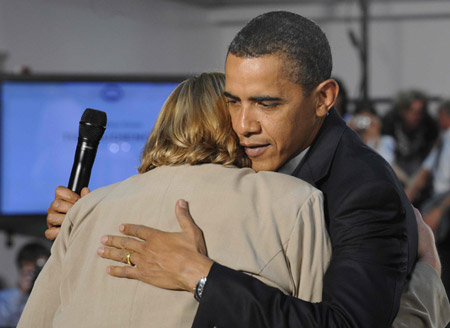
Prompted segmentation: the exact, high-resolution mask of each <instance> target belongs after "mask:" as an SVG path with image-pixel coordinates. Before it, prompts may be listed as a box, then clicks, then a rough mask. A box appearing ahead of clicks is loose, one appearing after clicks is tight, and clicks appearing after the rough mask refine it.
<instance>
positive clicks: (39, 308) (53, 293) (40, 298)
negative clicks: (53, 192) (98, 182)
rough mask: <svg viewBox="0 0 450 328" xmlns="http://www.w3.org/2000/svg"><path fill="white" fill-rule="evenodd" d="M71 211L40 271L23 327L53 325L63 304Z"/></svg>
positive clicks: (22, 323)
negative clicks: (60, 292) (64, 260)
mask: <svg viewBox="0 0 450 328" xmlns="http://www.w3.org/2000/svg"><path fill="white" fill-rule="evenodd" d="M69 215H70V212H69V213H68V214H67V215H66V218H65V220H64V221H63V224H62V226H61V232H60V233H59V235H58V237H57V238H56V240H55V242H54V243H53V246H52V248H51V255H50V257H49V259H48V261H47V263H46V264H45V266H44V268H43V269H42V271H41V272H40V274H39V276H38V278H37V279H36V282H35V284H34V286H33V289H32V291H31V294H30V297H29V298H28V301H27V304H26V305H25V308H24V311H23V313H22V316H21V317H20V320H19V323H18V326H17V327H18V328H21V327H24V328H25V327H52V326H53V317H54V315H55V312H56V311H57V309H58V308H59V306H60V304H61V299H60V294H59V289H60V285H61V277H62V262H63V258H64V255H65V253H66V249H67V245H68V241H69V235H70V231H71V229H72V225H73V224H72V220H71V219H70V216H69Z"/></svg>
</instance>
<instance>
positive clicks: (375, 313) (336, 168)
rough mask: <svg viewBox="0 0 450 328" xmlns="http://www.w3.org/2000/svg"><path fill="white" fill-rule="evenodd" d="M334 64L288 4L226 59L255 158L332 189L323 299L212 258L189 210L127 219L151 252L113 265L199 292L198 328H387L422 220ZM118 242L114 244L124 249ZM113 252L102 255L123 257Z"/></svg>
mask: <svg viewBox="0 0 450 328" xmlns="http://www.w3.org/2000/svg"><path fill="white" fill-rule="evenodd" d="M331 66H332V62H331V52H330V48H329V45H328V41H327V39H326V37H325V35H324V33H323V32H322V30H321V29H320V28H319V27H318V26H317V25H316V24H315V23H313V22H312V21H310V20H308V19H306V18H304V17H302V16H299V15H296V14H293V13H287V12H271V13H267V14H264V15H261V16H259V17H257V18H255V19H254V20H252V21H251V22H250V23H249V24H247V25H246V26H245V27H244V28H243V29H242V30H241V31H240V32H239V33H238V35H237V36H236V37H235V39H234V40H233V42H232V44H231V45H230V48H229V52H228V57H227V62H226V86H225V95H226V97H227V98H228V102H229V110H230V114H231V117H232V122H233V129H234V130H235V132H236V133H237V135H238V136H239V139H240V142H241V145H242V146H244V147H245V149H246V153H247V155H248V156H249V157H250V159H251V160H252V167H253V168H254V169H255V170H256V171H260V170H279V171H280V172H283V173H288V174H293V175H295V176H297V177H299V178H301V179H304V180H306V181H308V182H309V183H311V184H313V185H314V186H316V187H317V188H319V189H320V190H322V191H323V193H324V196H325V213H326V219H327V224H328V231H329V233H330V236H331V241H332V246H333V255H332V259H331V263H330V266H329V268H328V271H327V273H326V276H325V280H324V293H323V301H322V302H321V303H307V302H304V301H302V300H299V299H296V298H293V297H290V296H286V295H284V294H283V293H282V292H280V291H278V290H276V289H273V288H271V287H268V286H266V285H264V284H262V283H261V282H259V281H258V280H256V279H254V278H252V277H249V276H247V275H245V274H244V273H240V272H236V271H234V270H231V269H229V268H226V267H224V266H221V265H220V264H218V263H214V262H213V261H212V260H210V259H209V258H207V257H206V256H205V254H204V252H202V251H201V250H202V249H205V247H204V244H203V240H202V235H201V232H200V231H199V230H198V229H197V228H196V227H195V225H193V224H192V223H191V221H190V218H189V217H188V215H187V214H186V215H181V216H180V215H178V219H179V221H180V224H181V227H182V229H183V232H182V233H178V234H168V233H164V232H160V231H155V230H153V229H150V228H146V227H143V226H133V225H125V226H124V228H123V230H122V231H121V232H122V233H124V234H126V235H129V236H138V237H140V238H141V239H143V241H142V247H141V248H140V249H139V250H135V251H136V252H138V253H140V254H139V258H142V259H143V260H142V262H141V263H138V265H137V266H136V267H131V266H128V267H127V266H125V267H124V266H113V267H111V268H110V271H109V273H110V274H111V275H114V276H117V277H128V278H133V279H139V280H142V281H144V282H146V283H150V284H153V285H156V286H158V287H162V288H170V289H181V290H187V291H191V292H192V291H195V294H196V298H197V299H199V301H200V305H199V309H198V312H197V315H196V318H195V320H194V324H193V326H194V327H213V326H217V327H377V328H378V327H389V326H390V325H391V324H392V321H393V319H394V317H395V315H396V314H397V311H398V308H399V303H400V295H401V291H402V288H403V286H404V285H405V282H406V281H407V278H408V276H409V275H410V273H411V272H412V270H413V267H414V263H415V260H416V255H417V225H416V221H415V220H416V219H415V215H414V211H413V208H412V207H411V204H410V202H409V201H408V199H407V198H406V196H405V194H404V192H403V190H402V187H401V185H400V184H399V183H398V181H397V179H396V177H395V174H394V173H393V172H392V170H391V169H390V167H389V165H388V164H387V163H386V162H385V161H384V160H382V159H381V157H379V156H378V155H377V154H375V153H374V152H373V151H372V150H370V149H369V148H367V147H366V146H365V145H364V144H363V143H362V141H361V140H360V139H359V138H358V137H357V136H356V135H355V134H354V133H353V132H352V131H351V130H350V129H348V128H347V127H346V125H345V123H344V122H343V121H342V119H341V118H340V117H339V116H338V114H337V113H336V112H335V110H334V109H333V108H332V106H333V104H334V101H335V98H336V95H337V93H338V86H337V84H336V83H335V82H334V81H333V80H330V74H331V68H332V67H331ZM205 206H207V204H205ZM186 210H187V209H186V208H185V209H184V211H186ZM181 212H182V211H180V208H178V213H181ZM185 213H186V212H185ZM149 215H151V214H150V213H149ZM194 219H195V218H194ZM211 219H214V218H211ZM126 238H127V237H123V242H124V241H125V240H126ZM113 240H114V241H115V242H114V243H109V242H106V243H105V245H106V246H110V247H113V249H114V248H123V244H124V243H123V242H122V241H120V238H114V239H113ZM119 241H120V242H119ZM113 249H112V250H111V252H107V253H108V254H107V255H105V256H104V257H108V258H111V259H113V260H117V261H122V262H123V261H124V260H123V259H121V258H118V257H117V256H115V255H114V254H115V253H116V254H117V252H114V251H113ZM202 276H203V278H202V279H200V278H201V277H202Z"/></svg>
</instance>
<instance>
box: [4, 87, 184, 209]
mask: <svg viewBox="0 0 450 328" xmlns="http://www.w3.org/2000/svg"><path fill="white" fill-rule="evenodd" d="M177 84H178V82H174V81H166V82H111V81H109V82H89V81H86V82H82V81H72V82H70V81H53V82H52V81H34V80H33V81H26V80H24V81H15V80H11V81H3V83H2V95H1V99H2V108H1V166H0V168H1V176H0V179H1V203H0V210H1V214H2V215H36V214H44V213H45V212H46V211H47V208H48V207H49V205H50V203H51V201H52V200H53V198H54V190H55V188H56V187H57V186H59V185H62V186H67V183H68V181H69V176H70V172H71V169H72V164H73V158H74V154H75V148H76V145H77V141H78V124H79V121H80V118H81V115H82V114H83V112H84V110H85V109H86V108H93V109H99V110H102V111H104V112H106V114H107V116H108V123H107V127H106V131H105V134H104V136H103V138H102V140H101V141H100V145H99V148H98V151H97V157H96V160H95V163H94V167H93V169H92V174H91V180H90V183H89V187H90V189H91V190H94V189H96V188H99V187H102V186H106V185H109V184H112V183H115V182H118V181H120V180H123V179H125V178H127V177H129V176H131V175H134V174H137V170H136V168H137V167H138V166H139V160H140V156H141V152H142V149H143V146H144V144H145V142H146V140H147V137H148V135H149V133H150V131H151V129H152V127H153V124H154V122H155V120H156V117H157V115H158V113H159V111H160V109H161V107H162V105H163V104H164V101H165V100H166V98H167V97H168V95H169V94H170V93H171V92H172V90H173V89H174V88H175V87H176V85H177Z"/></svg>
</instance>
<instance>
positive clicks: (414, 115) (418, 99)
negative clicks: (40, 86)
mask: <svg viewBox="0 0 450 328" xmlns="http://www.w3.org/2000/svg"><path fill="white" fill-rule="evenodd" d="M381 133H382V134H383V135H390V136H392V137H393V138H394V139H395V143H396V145H395V159H394V163H393V164H394V165H393V166H394V169H395V171H396V173H397V175H398V176H399V178H400V180H401V181H402V182H403V184H404V185H408V184H409V183H410V179H411V177H413V176H414V175H415V174H416V173H417V172H418V170H419V169H420V165H421V164H422V162H423V160H424V159H425V157H426V156H427V155H428V153H429V152H430V150H431V148H432V147H433V144H434V142H435V141H436V138H437V136H438V133H439V130H438V128H437V124H436V122H435V121H434V119H433V118H432V117H431V116H430V115H429V114H428V99H427V97H426V96H425V95H424V94H423V93H422V92H419V91H415V90H411V91H405V92H401V93H400V94H399V95H398V96H397V98H396V100H395V102H394V107H393V109H392V110H391V111H390V112H389V113H388V114H387V115H386V116H385V117H384V119H383V121H382V131H381ZM415 205H418V204H417V203H416V204H415Z"/></svg>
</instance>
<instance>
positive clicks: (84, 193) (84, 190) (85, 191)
mask: <svg viewBox="0 0 450 328" xmlns="http://www.w3.org/2000/svg"><path fill="white" fill-rule="evenodd" d="M90 192H91V191H90V190H89V188H88V187H84V188H83V189H81V193H80V194H81V197H84V196H86V195H87V194H89V193H90Z"/></svg>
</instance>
